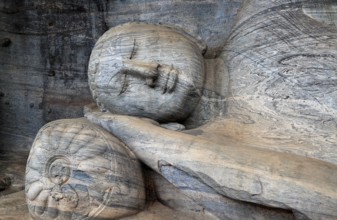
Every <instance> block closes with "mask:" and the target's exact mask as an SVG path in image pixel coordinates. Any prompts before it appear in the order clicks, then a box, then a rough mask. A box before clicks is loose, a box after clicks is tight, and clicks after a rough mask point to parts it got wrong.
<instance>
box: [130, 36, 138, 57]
mask: <svg viewBox="0 0 337 220" xmlns="http://www.w3.org/2000/svg"><path fill="white" fill-rule="evenodd" d="M135 54H136V39H133V47H132V51H131V54H130V57H129V59H130V60H131V59H132V58H133V57H134V55H135Z"/></svg>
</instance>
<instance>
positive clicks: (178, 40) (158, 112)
mask: <svg viewBox="0 0 337 220" xmlns="http://www.w3.org/2000/svg"><path fill="white" fill-rule="evenodd" d="M204 50H205V47H204V46H203V45H202V44H201V43H200V42H198V41H197V40H195V39H193V38H192V37H191V36H189V35H188V34H186V33H184V32H183V31H181V30H178V29H174V28H170V27H166V26H160V25H152V24H145V23H128V24H124V25H121V26H117V27H114V28H112V29H110V30H109V31H107V32H106V33H105V34H103V36H101V38H100V39H99V40H98V42H97V43H96V45H95V47H94V49H93V51H92V54H91V57H90V61H89V68H88V75H89V85H90V89H91V92H92V95H93V97H94V99H95V100H96V102H97V103H98V105H99V107H100V108H101V110H106V111H109V112H111V113H116V114H124V115H132V116H139V117H147V118H151V119H154V120H157V121H160V122H172V121H182V120H184V119H186V118H187V117H188V116H189V114H190V113H191V112H192V111H193V110H194V108H195V107H196V105H197V104H198V102H199V100H200V97H201V90H202V87H203V82H204V60H203V56H202V55H203V51H204Z"/></svg>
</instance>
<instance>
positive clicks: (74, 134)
mask: <svg viewBox="0 0 337 220" xmlns="http://www.w3.org/2000/svg"><path fill="white" fill-rule="evenodd" d="M25 192H26V198H27V204H28V209H29V212H30V214H31V215H32V217H33V218H34V219H41V220H47V219H62V220H65V219H87V218H92V219H109V218H120V217H124V216H129V215H133V214H136V213H137V212H139V211H142V210H143V209H144V207H145V188H144V182H143V175H142V171H141V167H140V163H139V161H138V160H137V158H135V156H134V154H133V153H131V152H130V151H129V149H128V148H127V147H126V146H125V145H124V144H122V143H121V142H120V141H118V140H117V139H116V138H114V137H113V136H112V135H111V134H109V133H108V132H106V131H105V130H103V129H102V128H100V127H98V126H95V125H93V124H91V123H89V122H88V121H87V120H85V119H68V120H57V121H53V122H51V123H48V124H47V125H45V126H44V127H43V128H41V129H40V131H39V133H38V134H37V136H36V138H35V141H34V143H33V146H32V149H31V151H30V155H29V158H28V161H27V168H26V188H25Z"/></svg>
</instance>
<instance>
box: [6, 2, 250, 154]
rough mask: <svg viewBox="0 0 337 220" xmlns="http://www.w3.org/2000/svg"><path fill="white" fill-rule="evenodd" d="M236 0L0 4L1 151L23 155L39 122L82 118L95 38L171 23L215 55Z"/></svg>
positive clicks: (234, 11) (87, 100) (88, 99)
mask: <svg viewBox="0 0 337 220" xmlns="http://www.w3.org/2000/svg"><path fill="white" fill-rule="evenodd" d="M242 1H243V0H200V1H183V0H179V1H177V0H147V1H138V0H124V1H123V0H119V1H117V0H115V1H114V0H96V1H93V0H89V1H87V0H73V1H66V0H57V1H54V0H0V65H1V68H0V150H1V151H3V150H17V149H20V150H27V149H29V148H30V145H31V142H32V141H33V139H34V136H35V134H36V133H37V131H38V130H39V128H40V127H41V126H43V125H44V124H45V123H47V122H49V121H52V120H56V119H60V118H76V117H81V116H82V107H83V106H84V105H85V104H88V103H90V102H91V101H92V99H91V95H90V91H89V88H88V84H87V64H88V60H89V56H90V52H91V49H92V48H93V46H94V44H95V42H96V40H97V39H98V38H99V36H101V35H102V34H103V33H104V32H105V31H106V30H108V29H109V28H110V27H113V26H116V25H118V24H122V23H125V22H131V21H145V22H149V23H156V24H160V23H161V24H166V25H173V26H177V27H181V28H183V29H184V30H185V31H187V32H189V33H190V34H192V35H194V36H196V37H197V36H199V37H200V38H201V39H202V40H204V41H205V42H206V43H207V45H208V53H207V56H208V57H214V56H216V55H217V52H218V51H219V49H220V48H221V47H222V46H223V44H224V43H225V41H226V38H227V37H228V35H229V33H230V30H231V28H232V26H233V24H234V21H235V15H236V14H237V11H238V9H239V8H240V5H241V2H242Z"/></svg>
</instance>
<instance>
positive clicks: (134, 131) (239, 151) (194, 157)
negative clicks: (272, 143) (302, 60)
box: [86, 112, 337, 218]
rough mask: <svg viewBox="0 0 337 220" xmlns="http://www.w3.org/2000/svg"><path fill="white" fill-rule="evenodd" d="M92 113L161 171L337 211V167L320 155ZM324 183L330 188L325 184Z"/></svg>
mask: <svg viewBox="0 0 337 220" xmlns="http://www.w3.org/2000/svg"><path fill="white" fill-rule="evenodd" d="M86 117H87V118H88V119H89V120H90V121H92V122H93V123H96V124H98V125H100V126H102V127H104V128H105V129H107V130H108V131H110V132H111V133H112V134H114V135H115V136H116V137H118V138H119V139H120V140H122V141H123V142H124V143H125V144H126V145H127V146H128V147H129V148H130V149H131V150H132V151H133V152H134V153H135V154H136V156H137V157H138V158H139V159H140V160H141V161H143V162H144V163H146V164H147V165H148V166H150V167H151V168H152V169H154V170H155V171H157V172H158V173H160V172H161V166H163V165H168V164H169V165H172V166H175V167H178V168H179V169H181V170H184V171H186V172H188V173H189V174H191V175H192V176H195V177H196V178H199V179H200V180H201V181H203V182H204V183H206V184H208V185H209V186H211V187H212V188H214V189H215V190H216V191H217V192H218V193H220V194H222V195H225V196H228V197H231V198H234V199H239V200H243V201H248V202H254V203H258V204H263V205H267V206H272V207H280V208H287V209H293V210H296V211H299V212H301V213H302V214H304V215H307V216H310V218H318V216H324V217H325V218H333V216H335V217H336V216H337V209H336V207H337V193H336V190H335V189H336V187H337V176H335V175H330V174H332V173H335V172H336V171H337V167H336V166H334V165H332V164H329V163H326V162H322V161H318V160H314V159H310V158H305V157H301V156H295V155H290V154H285V153H279V152H273V151H268V150H261V149H256V148H250V147H245V146H235V147H233V146H229V145H226V143H224V144H221V145H219V144H215V143H213V142H211V141H210V140H207V139H204V138H200V137H195V136H191V135H188V134H184V133H180V132H176V131H170V130H167V129H164V128H161V127H158V126H157V125H155V123H150V122H149V121H148V120H143V119H140V118H135V117H130V116H122V115H112V114H110V113H100V112H92V113H87V114H86ZM321 185H323V186H324V187H320V186H321Z"/></svg>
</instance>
